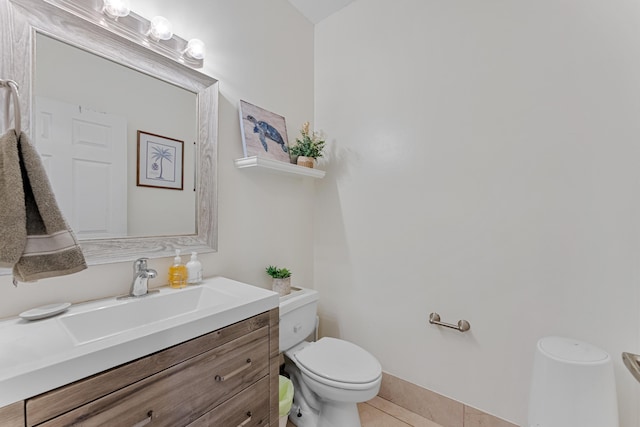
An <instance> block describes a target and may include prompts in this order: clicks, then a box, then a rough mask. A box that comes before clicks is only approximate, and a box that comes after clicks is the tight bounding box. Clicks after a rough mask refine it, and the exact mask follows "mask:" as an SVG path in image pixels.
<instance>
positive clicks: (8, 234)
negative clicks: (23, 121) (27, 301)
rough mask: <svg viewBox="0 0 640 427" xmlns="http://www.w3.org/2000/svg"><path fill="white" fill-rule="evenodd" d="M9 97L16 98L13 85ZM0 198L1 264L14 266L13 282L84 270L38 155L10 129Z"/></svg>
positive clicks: (0, 151) (2, 140)
mask: <svg viewBox="0 0 640 427" xmlns="http://www.w3.org/2000/svg"><path fill="white" fill-rule="evenodd" d="M12 93H13V95H14V97H15V96H17V92H15V91H14V90H13V87H12ZM15 105H16V110H17V111H19V106H18V105H17V103H16V104H15ZM18 116H19V114H17V115H16V116H15V117H14V118H15V121H14V123H15V124H16V126H18V127H19V121H20V120H19V117H18ZM0 196H1V197H0V199H1V200H2V203H0V266H4V267H12V268H13V275H14V284H15V283H16V280H18V281H22V282H29V281H34V280H38V279H44V278H47V277H55V276H62V275H65V274H71V273H76V272H78V271H81V270H84V269H85V268H87V265H86V262H85V259H84V256H83V254H82V250H81V248H80V246H79V245H78V242H77V240H76V237H75V235H74V234H73V231H72V230H71V228H70V227H69V226H68V225H67V222H66V220H65V219H64V216H63V215H62V212H61V211H60V209H59V207H58V203H57V202H56V199H55V196H54V194H53V190H52V188H51V184H50V183H49V179H48V178H47V174H46V171H45V169H44V166H43V165H42V161H41V160H40V155H39V154H38V152H37V150H36V149H35V147H33V146H32V145H31V143H30V142H29V138H28V137H27V135H26V134H25V133H24V132H20V133H18V132H16V130H13V129H12V130H9V131H7V132H6V133H5V134H4V135H2V136H1V137H0Z"/></svg>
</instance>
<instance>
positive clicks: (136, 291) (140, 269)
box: [118, 258, 158, 299]
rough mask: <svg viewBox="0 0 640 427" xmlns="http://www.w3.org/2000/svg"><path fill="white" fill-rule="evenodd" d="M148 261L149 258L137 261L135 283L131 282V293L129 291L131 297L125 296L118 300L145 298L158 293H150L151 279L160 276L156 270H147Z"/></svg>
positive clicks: (134, 273)
mask: <svg viewBox="0 0 640 427" xmlns="http://www.w3.org/2000/svg"><path fill="white" fill-rule="evenodd" d="M148 259H149V258H138V259H137V260H135V262H134V263H133V282H131V291H129V295H123V296H121V297H118V299H122V298H137V297H143V296H145V295H149V294H153V293H156V292H158V291H157V290H154V291H150V290H149V289H148V282H149V279H153V278H155V277H156V276H157V275H158V273H157V272H156V271H155V270H154V269H152V268H147V260H148Z"/></svg>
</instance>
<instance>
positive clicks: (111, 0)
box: [102, 0, 131, 19]
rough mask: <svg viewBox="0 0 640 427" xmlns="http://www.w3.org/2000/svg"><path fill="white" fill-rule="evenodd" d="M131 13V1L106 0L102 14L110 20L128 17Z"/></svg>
mask: <svg viewBox="0 0 640 427" xmlns="http://www.w3.org/2000/svg"><path fill="white" fill-rule="evenodd" d="M130 12H131V7H130V6H129V0H104V5H103V7H102V13H104V14H105V15H107V16H108V17H110V18H113V19H118V18H122V17H124V16H127V15H128V14H129V13H130Z"/></svg>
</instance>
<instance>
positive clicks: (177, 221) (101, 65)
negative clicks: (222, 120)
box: [33, 34, 197, 239]
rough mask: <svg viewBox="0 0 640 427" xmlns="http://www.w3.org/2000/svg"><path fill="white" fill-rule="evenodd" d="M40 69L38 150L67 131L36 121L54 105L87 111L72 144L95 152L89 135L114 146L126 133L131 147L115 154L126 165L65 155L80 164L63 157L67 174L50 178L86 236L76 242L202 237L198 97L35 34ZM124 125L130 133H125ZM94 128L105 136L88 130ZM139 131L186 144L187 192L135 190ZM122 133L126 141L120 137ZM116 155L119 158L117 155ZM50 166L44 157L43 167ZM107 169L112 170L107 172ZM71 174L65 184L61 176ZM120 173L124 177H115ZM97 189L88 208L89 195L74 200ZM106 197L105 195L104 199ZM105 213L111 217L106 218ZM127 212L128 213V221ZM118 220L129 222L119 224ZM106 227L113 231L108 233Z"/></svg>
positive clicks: (76, 120) (36, 79)
mask: <svg viewBox="0 0 640 427" xmlns="http://www.w3.org/2000/svg"><path fill="white" fill-rule="evenodd" d="M35 64H36V65H35V70H34V74H35V77H34V97H35V103H34V107H35V108H34V115H35V116H36V117H34V124H35V132H34V135H35V136H34V138H33V139H34V143H35V144H36V145H37V146H38V149H39V150H41V149H42V150H44V146H43V147H42V148H41V147H40V145H39V144H41V143H40V142H38V141H39V139H40V140H42V138H39V137H42V135H43V134H47V133H48V132H57V134H60V132H62V130H61V129H60V128H59V126H58V125H55V126H53V125H52V126H50V127H47V126H49V125H48V124H46V122H43V120H42V117H38V113H37V110H38V109H40V110H43V108H41V106H42V105H49V107H48V108H49V109H51V108H54V109H55V111H59V110H60V111H62V110H65V108H66V110H69V111H70V112H69V114H67V116H69V115H73V113H74V112H75V111H76V110H77V112H79V113H80V112H82V113H83V114H82V115H80V116H77V115H76V117H75V118H72V119H71V120H70V123H71V122H72V123H75V125H73V126H70V129H68V130H67V131H65V132H67V135H71V141H75V140H78V139H81V140H82V139H84V140H85V142H89V144H86V145H89V146H90V145H93V146H95V147H97V146H98V145H99V144H96V143H93V144H92V143H91V142H90V141H89V136H90V135H97V137H98V138H102V136H104V138H105V140H107V139H108V140H109V141H111V140H113V141H114V143H116V144H118V143H119V142H121V141H120V140H121V139H122V138H124V135H126V141H124V142H121V143H122V144H126V147H125V148H124V149H122V150H113V151H115V152H116V153H115V154H114V153H111V154H113V156H115V157H116V158H117V157H122V160H120V161H117V160H108V161H107V157H113V156H112V155H111V154H109V156H107V155H106V154H104V153H101V152H100V149H98V150H96V151H97V154H95V155H94V156H93V157H86V156H90V155H86V156H85V155H84V154H83V156H85V158H82V159H79V158H78V155H77V154H65V155H66V156H70V155H71V156H72V157H73V158H74V159H73V160H69V158H68V157H67V158H65V159H64V162H63V163H62V164H65V165H68V166H63V167H60V166H58V170H59V171H63V172H65V173H58V174H56V173H54V172H49V173H50V179H51V181H52V185H53V187H54V191H55V192H56V197H57V198H58V200H59V202H60V204H61V205H62V204H64V205H65V206H68V207H67V208H66V209H67V210H69V211H65V215H66V216H67V218H68V220H69V221H70V222H71V223H72V225H73V226H74V229H76V228H81V229H83V230H87V231H86V232H84V233H79V236H78V237H79V238H80V239H84V238H104V237H125V236H158V235H181V234H194V233H196V225H195V224H196V193H195V191H194V178H195V166H194V165H195V161H196V159H195V156H196V150H195V145H194V144H193V141H195V140H196V136H197V97H196V94H195V93H192V92H189V91H187V90H185V89H182V88H179V87H176V86H173V85H171V84H169V83H166V82H163V81H161V80H159V79H156V78H154V77H151V76H148V75H146V74H143V73H140V72H138V71H135V70H132V69H130V68H127V67H124V66H122V65H120V64H117V63H114V62H112V61H109V60H106V59H104V58H102V57H99V56H97V55H94V54H91V53H89V52H86V51H84V50H81V49H78V48H76V47H73V46H70V45H68V44H66V43H63V42H61V41H59V40H55V39H52V38H50V37H48V36H45V35H42V34H37V36H36V63H35ZM51 103H53V107H51V105H52V104H51ZM65 106H66V107H65ZM123 122H124V127H125V129H122V123H123ZM89 123H90V125H88V124H89ZM112 123H115V124H112ZM91 129H100V130H101V131H96V132H90V130H91ZM138 130H142V131H145V132H150V133H153V134H157V135H162V136H166V137H168V138H172V139H177V140H181V141H184V142H185V143H184V186H183V190H172V189H163V188H149V187H138V186H136V167H137V131H138ZM118 134H120V135H122V136H120V137H118V136H117V135H118ZM52 135H53V134H52ZM109 138H110V139H109ZM55 139H56V138H55V136H54V137H53V138H52V140H53V144H54V145H56V148H57V149H58V151H61V152H64V151H67V152H68V151H70V150H67V149H63V148H61V145H71V144H70V141H68V137H64V138H62V139H63V140H65V141H66V142H67V144H63V143H62V142H60V143H59V144H57V143H56V141H55ZM121 147H122V146H121ZM71 151H73V150H71ZM81 151H82V150H81ZM118 151H119V152H121V154H117V152H118ZM41 153H42V151H41ZM58 155H62V154H58ZM47 161H48V159H47V158H46V157H45V163H47ZM65 162H66V163H65ZM123 162H125V163H123ZM105 164H109V165H110V166H108V167H106V168H105V166H104V165H105ZM50 167H52V165H49V164H47V168H50ZM69 171H71V173H68V172H69ZM65 175H66V177H67V178H66V179H63V178H61V177H63V176H65ZM114 175H115V177H116V178H121V179H112V178H114V177H113V176H114ZM83 176H84V177H83ZM82 177H83V178H82ZM87 177H92V178H91V179H88V178H87ZM122 178H126V179H122ZM69 186H71V188H69ZM118 186H121V187H120V188H124V189H125V190H124V191H125V197H121V196H123V190H122V189H120V190H119V189H117V188H118ZM100 187H101V188H100ZM93 189H95V192H96V194H97V196H95V197H92V199H91V202H90V203H87V200H86V197H84V199H85V200H75V201H74V200H68V199H69V198H70V197H71V196H72V195H73V194H74V193H75V192H76V191H81V192H84V194H90V193H92V190H93ZM105 192H108V195H106V194H105ZM101 194H105V197H100V195H101ZM63 209H64V208H63ZM105 209H106V211H107V212H108V215H105ZM125 209H126V215H122V211H123V210H125ZM92 211H94V212H93V214H95V216H92ZM111 211H113V212H111ZM79 212H82V215H80V214H79ZM119 214H120V215H119ZM74 216H76V217H82V218H85V219H84V220H83V223H82V224H77V225H76V224H73V222H74V220H73V218H74ZM87 218H88V219H87ZM92 218H93V219H92ZM118 218H121V219H118ZM118 221H121V222H126V224H123V225H118ZM107 222H108V223H109V226H110V227H111V228H113V230H112V231H106V232H105V231H103V230H102V228H104V226H105V224H104V223H107ZM92 230H94V232H93V234H92Z"/></svg>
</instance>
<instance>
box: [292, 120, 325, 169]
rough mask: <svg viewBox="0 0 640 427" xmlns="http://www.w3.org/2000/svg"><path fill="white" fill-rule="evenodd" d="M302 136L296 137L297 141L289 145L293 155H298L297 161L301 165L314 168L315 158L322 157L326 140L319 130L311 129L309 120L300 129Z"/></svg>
mask: <svg viewBox="0 0 640 427" xmlns="http://www.w3.org/2000/svg"><path fill="white" fill-rule="evenodd" d="M300 134H301V135H302V139H301V138H296V143H295V145H293V146H292V147H289V154H290V155H291V156H298V160H297V161H296V163H297V164H298V165H299V166H306V167H308V168H312V167H313V165H314V163H315V160H316V159H317V158H320V157H322V155H323V153H322V150H324V144H325V141H324V140H323V139H322V138H321V137H320V136H319V135H318V133H317V132H310V131H309V122H305V123H304V124H303V125H302V129H301V130H300Z"/></svg>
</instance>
